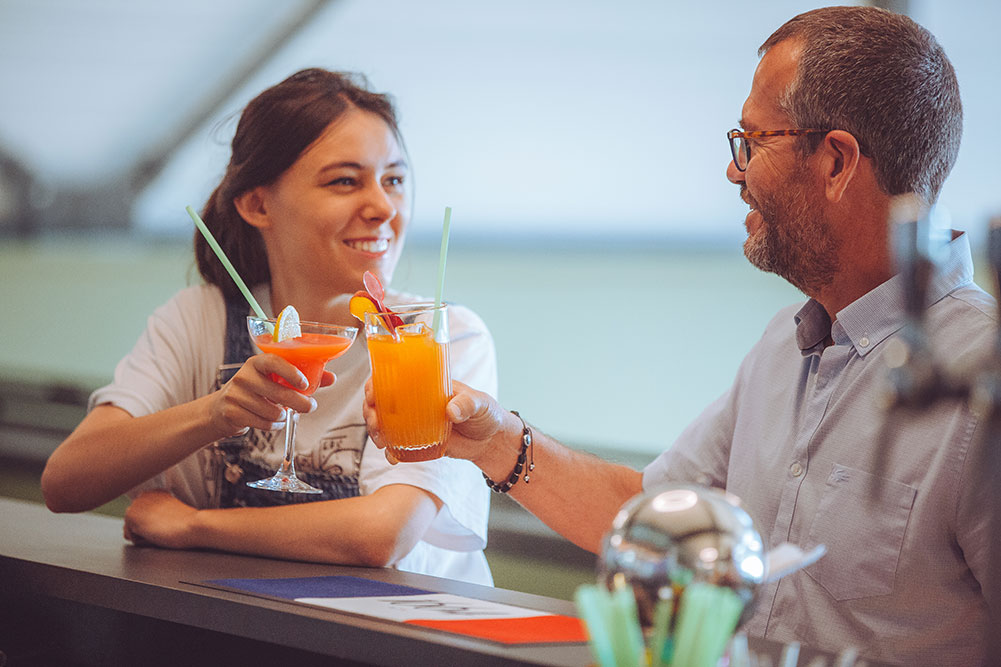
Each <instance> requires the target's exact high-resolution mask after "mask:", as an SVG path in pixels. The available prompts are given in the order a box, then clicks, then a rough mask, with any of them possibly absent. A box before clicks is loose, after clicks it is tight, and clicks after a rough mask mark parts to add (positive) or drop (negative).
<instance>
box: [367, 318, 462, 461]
mask: <svg viewBox="0 0 1001 667" xmlns="http://www.w3.org/2000/svg"><path fill="white" fill-rule="evenodd" d="M392 310H393V315H394V316H395V318H396V319H395V321H394V322H390V320H389V318H388V317H387V314H385V313H365V338H366V341H367V343H368V353H369V358H370V359H371V361H372V389H373V390H374V392H375V409H376V412H377V413H378V415H379V431H380V433H381V434H382V439H383V440H384V441H385V442H386V449H388V450H389V451H390V452H391V453H392V455H393V456H394V457H395V458H396V459H397V460H398V461H428V460H431V459H436V458H439V457H441V456H442V455H444V453H445V440H446V439H447V438H448V434H449V432H450V430H451V427H452V423H451V422H450V421H448V419H447V418H446V417H445V406H446V405H447V404H448V401H449V399H450V398H451V396H452V378H451V376H450V374H449V365H448V318H447V307H446V306H445V305H442V306H440V307H439V309H438V310H439V317H438V331H437V334H436V333H435V331H434V330H433V329H432V326H433V322H434V319H435V318H434V313H435V308H434V306H433V305H429V304H419V305H415V306H400V307H396V308H393V309H392ZM394 325H395V326H394Z"/></svg>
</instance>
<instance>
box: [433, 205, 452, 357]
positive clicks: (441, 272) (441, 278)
mask: <svg viewBox="0 0 1001 667" xmlns="http://www.w3.org/2000/svg"><path fill="white" fill-rule="evenodd" d="M451 224H452V207H451V206H446V207H445V222H444V224H443V225H442V228H441V252H440V253H439V255H438V287H437V290H436V291H435V295H434V320H433V321H432V322H431V329H432V330H433V331H434V339H435V340H438V329H439V327H441V296H442V292H444V291H445V258H446V257H447V256H448V229H449V226H450V225H451Z"/></svg>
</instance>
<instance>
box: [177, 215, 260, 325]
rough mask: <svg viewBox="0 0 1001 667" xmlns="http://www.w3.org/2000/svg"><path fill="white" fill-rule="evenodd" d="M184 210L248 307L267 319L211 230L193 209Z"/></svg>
mask: <svg viewBox="0 0 1001 667" xmlns="http://www.w3.org/2000/svg"><path fill="white" fill-rule="evenodd" d="M184 210H186V211H187V212H188V215H190V216H191V219H192V220H194V222H195V227H197V228H198V231H200V232H201V233H202V236H204V237H205V240H206V241H208V243H209V247H210V248H212V250H213V251H214V252H215V254H216V257H218V258H219V261H220V262H222V265H223V266H224V267H226V271H228V272H229V275H230V277H231V278H233V282H235V283H236V286H237V287H239V288H240V291H241V292H243V296H244V298H246V299H247V303H249V304H250V307H251V308H253V309H254V313H255V314H256V315H257V316H258V317H259V318H261V319H262V320H266V319H268V316H267V315H265V314H264V310H263V309H262V308H261V304H259V303H257V299H255V298H254V295H253V294H251V293H250V290H249V289H248V288H247V284H246V283H245V282H243V278H241V277H240V274H239V273H237V272H236V268H235V267H234V266H233V264H232V262H230V261H229V257H226V253H225V252H223V250H222V248H221V247H220V246H219V243H218V242H217V241H216V240H215V237H214V236H212V232H210V231H209V228H208V227H206V226H205V223H204V222H203V221H202V219H201V218H200V217H198V214H197V213H195V209H193V208H191V207H190V206H188V207H186V208H185V209H184Z"/></svg>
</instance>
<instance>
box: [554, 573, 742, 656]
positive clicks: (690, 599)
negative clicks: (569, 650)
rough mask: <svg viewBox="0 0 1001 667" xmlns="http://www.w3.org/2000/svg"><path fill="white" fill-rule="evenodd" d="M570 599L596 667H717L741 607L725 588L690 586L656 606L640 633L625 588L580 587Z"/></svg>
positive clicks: (633, 600)
mask: <svg viewBox="0 0 1001 667" xmlns="http://www.w3.org/2000/svg"><path fill="white" fill-rule="evenodd" d="M574 599H575V601H576V604H577V609H578V611H579V612H580V616H581V619H583V621H584V624H585V625H586V626H587V631H588V636H589V644H590V646H591V651H592V653H593V654H594V657H595V659H596V660H597V661H598V665H599V666H600V667H647V666H649V667H716V665H717V664H718V663H719V659H720V657H721V656H722V655H723V652H724V651H725V650H726V647H727V644H728V643H729V641H730V639H731V638H732V637H733V634H734V632H735V631H736V629H737V622H738V621H739V620H740V614H741V612H742V611H743V609H744V603H743V602H742V601H741V599H740V598H739V597H738V596H737V594H736V593H734V592H733V591H732V590H730V589H729V588H720V587H719V586H714V585H712V584H706V583H702V582H692V583H690V584H688V585H687V586H686V587H685V588H684V591H683V593H682V594H681V596H680V599H677V600H675V599H665V600H661V601H659V602H658V603H657V605H656V607H655V609H654V614H653V627H652V628H648V629H647V631H646V633H644V631H643V629H642V628H641V626H640V622H639V614H638V611H637V607H636V597H635V595H634V594H633V590H632V588H631V587H629V586H628V585H623V586H618V587H616V589H615V590H613V591H611V592H610V591H608V590H607V589H606V588H604V587H602V586H597V585H585V586H581V587H579V588H578V589H577V592H576V595H575V597H574Z"/></svg>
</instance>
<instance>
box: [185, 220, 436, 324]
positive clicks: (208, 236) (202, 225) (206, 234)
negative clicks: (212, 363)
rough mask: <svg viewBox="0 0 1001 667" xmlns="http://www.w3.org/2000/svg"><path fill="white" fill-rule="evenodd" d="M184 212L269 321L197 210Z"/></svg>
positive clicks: (252, 304)
mask: <svg viewBox="0 0 1001 667" xmlns="http://www.w3.org/2000/svg"><path fill="white" fill-rule="evenodd" d="M184 210H186V211H187V212H188V215H190V216H191V219H192V220H194V221H195V227H197V228H198V231H200V232H201V233H202V236H204V237H205V240H206V241H208V242H209V247H211V248H212V250H214V251H215V254H216V257H218V258H219V261H220V262H222V265H223V266H225V267H226V270H227V271H229V275H230V276H231V277H232V278H233V282H235V283H236V286H237V287H239V288H240V291H241V292H243V296H244V297H245V298H246V299H247V302H248V303H249V304H250V307H251V308H253V309H254V312H255V313H256V314H257V316H258V317H259V318H261V319H262V320H266V319H268V316H267V315H265V314H264V310H263V309H262V308H261V305H260V304H259V303H257V299H255V298H254V295H253V294H251V293H250V290H249V289H247V284H246V283H245V282H243V278H241V277H240V274H239V273H237V272H236V269H235V268H234V267H233V264H232V263H231V262H230V261H229V257H226V253H224V252H223V251H222V248H221V247H219V244H218V243H217V242H216V240H215V237H214V236H212V232H210V231H209V228H208V227H206V226H205V223H204V222H202V219H201V218H199V217H198V214H197V213H195V209H193V208H191V207H190V206H188V207H186V208H185V209H184ZM436 315H437V313H436Z"/></svg>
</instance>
